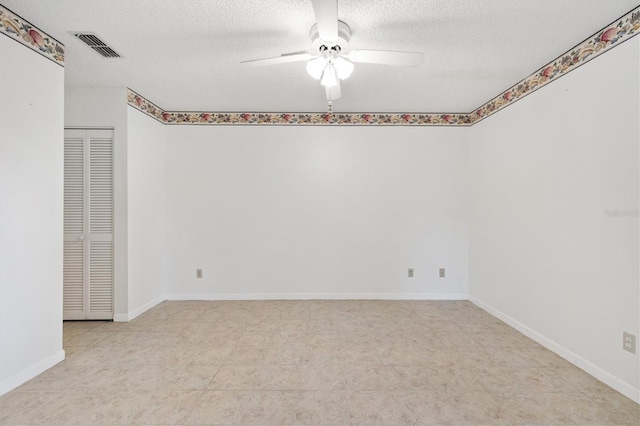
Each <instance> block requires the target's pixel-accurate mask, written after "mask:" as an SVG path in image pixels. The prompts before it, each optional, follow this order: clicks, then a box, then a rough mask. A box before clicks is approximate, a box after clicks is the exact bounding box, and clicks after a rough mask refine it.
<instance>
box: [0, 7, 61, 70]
mask: <svg viewBox="0 0 640 426" xmlns="http://www.w3.org/2000/svg"><path fill="white" fill-rule="evenodd" d="M0 33H2V34H4V35H6V36H7V37H10V38H12V39H14V40H16V41H17V42H19V43H22V44H23V45H25V46H27V47H28V48H30V49H32V50H35V51H36V52H38V53H39V54H41V55H42V56H44V57H45V58H47V59H50V60H52V61H53V62H55V63H56V64H58V65H61V66H63V67H64V45H63V44H62V43H60V42H59V41H58V40H56V39H55V38H53V37H51V36H50V35H48V34H47V33H45V32H44V31H42V30H41V29H40V28H37V27H35V26H34V25H32V24H31V23H30V22H29V21H27V20H25V19H23V18H21V17H20V16H18V15H16V14H15V13H13V12H12V11H10V10H9V9H7V8H6V7H4V6H2V5H1V4H0Z"/></svg>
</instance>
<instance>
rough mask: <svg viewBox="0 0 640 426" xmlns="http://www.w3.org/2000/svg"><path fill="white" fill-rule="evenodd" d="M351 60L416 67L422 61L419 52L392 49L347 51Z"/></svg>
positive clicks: (422, 57)
mask: <svg viewBox="0 0 640 426" xmlns="http://www.w3.org/2000/svg"><path fill="white" fill-rule="evenodd" d="M349 59H350V60H351V61H352V62H361V63H367V64H384V65H403V66H408V67H417V66H418V65H420V64H421V63H422V61H424V54H423V53H420V52H397V51H392V50H352V51H351V52H349Z"/></svg>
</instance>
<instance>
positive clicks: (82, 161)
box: [63, 129, 113, 320]
mask: <svg viewBox="0 0 640 426" xmlns="http://www.w3.org/2000/svg"><path fill="white" fill-rule="evenodd" d="M64 150H65V155H64V298H63V304H64V319H67V320H69V319H112V318H113V131H112V130H96V129H91V130H85V129H66V130H65V141H64Z"/></svg>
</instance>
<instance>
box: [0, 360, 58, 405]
mask: <svg viewBox="0 0 640 426" xmlns="http://www.w3.org/2000/svg"><path fill="white" fill-rule="evenodd" d="M64 357H65V354H64V350H60V351H58V352H56V353H55V354H53V355H51V356H49V357H47V358H45V359H43V360H41V361H39V362H37V363H35V364H33V365H32V366H31V367H28V368H25V369H24V370H22V371H21V372H19V373H18V374H14V375H13V376H11V377H9V378H6V379H4V380H2V381H0V395H4V394H5V393H7V392H9V391H11V390H13V389H15V388H17V387H18V386H20V385H21V384H23V383H25V382H27V381H29V380H31V379H33V378H34V377H36V376H37V375H38V374H41V373H43V372H45V371H47V370H48V369H50V368H51V367H53V366H54V365H56V364H58V363H59V362H62V361H64Z"/></svg>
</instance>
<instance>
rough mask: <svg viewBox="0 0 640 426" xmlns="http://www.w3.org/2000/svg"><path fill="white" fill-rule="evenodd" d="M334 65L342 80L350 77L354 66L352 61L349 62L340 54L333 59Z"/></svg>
mask: <svg viewBox="0 0 640 426" xmlns="http://www.w3.org/2000/svg"><path fill="white" fill-rule="evenodd" d="M333 66H334V67H335V69H336V72H337V73H338V78H339V79H340V80H346V79H347V78H349V76H350V75H351V73H352V72H353V68H354V65H353V63H352V62H349V61H347V60H346V59H344V58H342V57H340V56H338V57H337V58H336V59H335V60H334V61H333Z"/></svg>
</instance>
